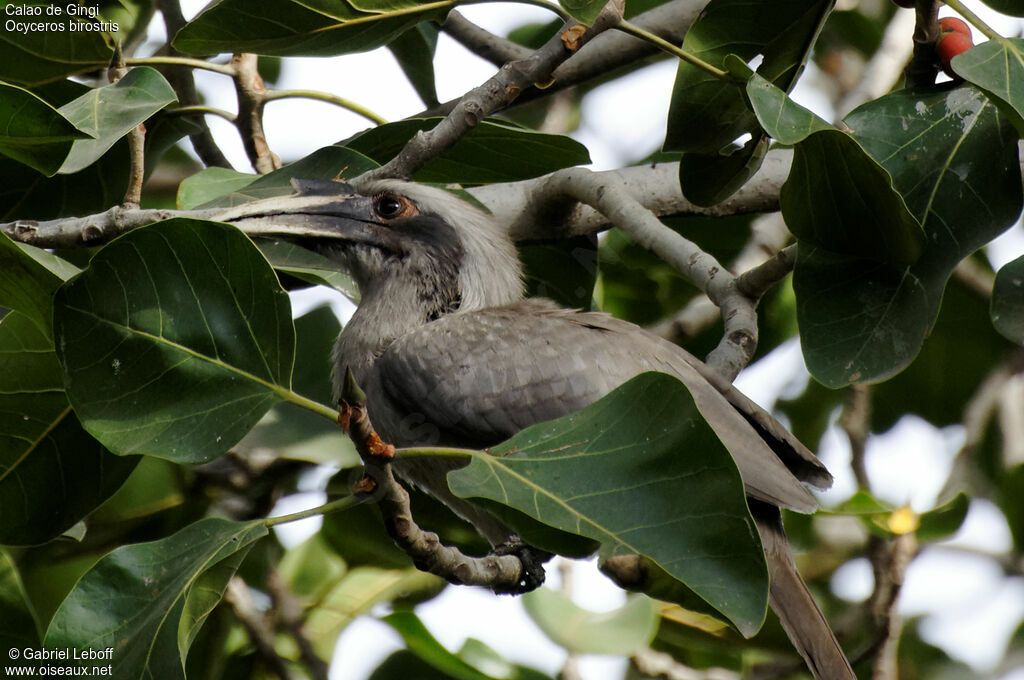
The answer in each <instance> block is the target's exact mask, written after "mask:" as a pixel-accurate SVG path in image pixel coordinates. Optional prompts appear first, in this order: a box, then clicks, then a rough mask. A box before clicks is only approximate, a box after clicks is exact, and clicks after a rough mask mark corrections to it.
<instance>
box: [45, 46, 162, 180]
mask: <svg viewBox="0 0 1024 680" xmlns="http://www.w3.org/2000/svg"><path fill="white" fill-rule="evenodd" d="M177 100H178V97H177V95H176V94H175V93H174V89H173V88H172V87H171V86H170V84H169V83H168V82H167V81H166V80H164V77H163V76H162V75H160V73H159V72H158V71H157V70H156V69H152V68H149V67H148V66H142V67H139V68H133V69H132V70H130V71H128V73H127V74H126V75H125V76H124V77H123V78H121V79H120V80H118V81H117V82H116V83H113V84H111V85H107V86H106V87H97V88H94V89H91V90H89V91H88V92H86V93H85V94H83V95H82V96H81V97H78V98H77V99H75V100H74V101H71V102H68V103H67V104H65V105H64V106H62V107H60V112H61V113H62V114H63V115H64V116H66V117H67V118H68V120H70V121H73V122H74V123H75V124H76V125H77V126H78V127H79V128H81V129H82V130H87V131H88V132H89V133H90V134H91V135H93V137H94V139H82V140H78V141H76V142H75V144H74V146H73V147H72V149H71V153H70V155H69V156H68V158H67V160H65V161H64V164H63V165H62V166H61V168H60V172H61V173H63V174H71V173H74V172H78V171H79V170H82V169H83V168H85V167H86V166H89V165H92V164H93V163H95V162H96V161H97V160H98V159H99V158H100V157H101V156H102V155H103V154H105V153H106V152H107V150H108V149H110V147H112V146H113V145H114V143H115V142H117V140H119V139H121V138H122V137H124V136H125V135H126V134H128V133H129V132H130V131H131V130H133V129H135V128H136V127H137V126H138V125H139V123H142V122H144V121H145V120H146V119H148V118H149V117H150V116H152V115H153V114H154V113H156V112H157V111H159V110H160V109H162V108H164V107H165V106H167V105H168V104H170V103H172V102H175V101H177Z"/></svg>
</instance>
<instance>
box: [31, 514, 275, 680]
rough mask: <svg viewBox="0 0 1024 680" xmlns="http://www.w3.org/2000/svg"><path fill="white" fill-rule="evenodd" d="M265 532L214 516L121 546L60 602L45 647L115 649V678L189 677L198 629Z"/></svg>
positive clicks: (256, 524) (258, 526)
mask: <svg viewBox="0 0 1024 680" xmlns="http://www.w3.org/2000/svg"><path fill="white" fill-rule="evenodd" d="M266 533H267V528H266V526H265V525H264V523H263V522H262V521H256V522H231V521H228V520H224V519H218V518H209V519H204V520H200V521H198V522H196V523H194V524H190V525H189V526H187V527H185V528H184V529H182V530H181V531H179V532H178V533H176V534H174V535H173V536H169V537H167V538H164V539H161V540H159V541H152V542H150V543H139V544H135V545H128V546H123V547H121V548H118V549H117V550H115V551H114V552H112V553H110V554H109V555H107V556H105V557H104V558H103V559H101V560H100V561H99V562H98V563H97V564H96V566H94V567H93V568H92V569H90V570H89V571H88V572H87V573H86V574H85V576H83V577H82V579H81V580H80V581H79V582H78V583H77V584H76V585H75V588H74V589H73V590H72V591H71V593H70V594H69V595H68V596H67V598H65V600H64V601H63V602H62V603H61V605H60V607H59V608H58V609H57V613H56V614H54V617H53V620H52V621H50V626H49V628H48V629H47V631H46V639H45V644H46V646H47V647H49V648H59V649H63V648H67V647H72V648H78V649H83V648H89V649H97V650H102V649H105V648H108V647H113V648H114V649H115V650H116V652H115V654H114V657H113V666H114V669H115V677H119V678H181V679H182V680H184V677H185V673H184V663H185V656H186V655H187V653H188V648H189V646H190V645H191V643H192V640H193V639H194V637H195V634H196V632H197V630H198V628H199V626H200V625H201V624H202V622H203V620H204V619H205V617H206V615H207V614H209V612H210V610H211V609H212V608H213V605H215V604H216V603H217V601H219V600H220V598H221V596H222V595H223V591H224V588H225V586H226V585H227V580H228V578H230V576H231V574H233V573H234V571H235V569H236V568H237V566H238V562H239V561H240V559H241V558H242V557H244V554H245V552H246V551H247V550H248V548H249V547H250V546H251V545H252V544H253V542H255V541H257V540H258V539H260V538H262V537H263V536H265V535H266ZM79 663H80V664H83V665H84V664H86V663H88V662H79Z"/></svg>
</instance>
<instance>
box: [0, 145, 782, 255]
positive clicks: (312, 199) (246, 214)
mask: <svg viewBox="0 0 1024 680" xmlns="http://www.w3.org/2000/svg"><path fill="white" fill-rule="evenodd" d="M791 160H792V152H791V151H789V150H786V149H780V150H773V151H770V152H769V153H768V157H767V158H766V159H765V162H764V164H763V165H762V168H761V170H760V171H759V172H758V174H757V175H755V177H754V178H753V179H752V180H751V181H750V182H748V183H747V184H746V185H745V186H744V187H743V188H742V189H740V190H739V191H738V192H736V193H735V194H734V195H733V196H731V197H730V198H729V199H727V200H726V201H724V202H722V203H720V204H718V205H716V206H714V207H712V208H702V207H700V206H696V205H694V204H692V203H690V202H689V201H687V200H686V199H685V198H683V195H682V193H681V192H680V190H679V164H678V163H660V164H657V165H645V166H634V167H628V168H622V169H620V170H609V171H605V172H597V173H593V174H594V175H595V176H596V177H597V178H598V179H599V181H601V182H603V183H606V184H611V183H614V184H616V185H618V186H620V187H621V188H622V190H623V191H624V192H626V193H627V194H628V195H629V196H631V197H632V199H633V200H635V201H636V202H638V203H639V204H640V205H642V206H643V207H644V208H645V209H646V210H649V211H650V212H652V213H653V214H654V215H657V216H660V217H666V216H675V215H704V216H712V217H715V216H724V215H736V214H746V213H757V212H771V211H776V210H778V207H779V188H780V187H781V186H782V183H783V182H784V181H785V179H786V176H787V175H788V174H789V166H790V163H791ZM547 177H548V176H545V177H538V178H535V179H530V180H525V181H521V182H505V183H501V184H490V185H487V186H481V187H474V188H472V189H469V193H470V194H472V195H473V197H474V198H476V199H477V200H479V201H480V202H481V204H483V205H484V207H486V208H487V209H488V210H490V211H491V213H492V214H493V216H494V217H495V219H496V220H498V222H499V223H500V224H501V225H502V226H503V227H504V228H505V229H506V230H508V231H509V233H510V235H511V236H512V238H513V240H515V241H518V242H529V241H541V240H550V239H558V238H568V237H570V236H579V235H584V234H594V233H597V232H600V231H603V230H605V229H608V228H609V227H610V226H611V225H610V222H609V219H608V218H607V217H605V216H604V215H602V214H601V213H600V212H598V211H597V210H595V209H594V208H592V207H590V206H584V205H580V204H578V203H576V202H574V201H570V202H566V203H563V204H562V205H561V207H560V208H559V209H557V210H549V211H546V212H542V211H539V210H538V206H537V205H533V203H532V201H533V195H534V194H535V193H536V192H537V191H539V190H540V189H541V187H542V186H543V184H544V183H545V182H546V181H547ZM334 200H336V197H324V196H295V195H293V196H279V197H275V198H267V199H262V200H258V201H252V202H249V203H243V204H241V205H238V206H235V207H233V208H212V209H202V210H152V209H146V210H129V209H125V208H123V207H121V206H115V207H113V208H110V209H108V210H106V211H104V212H102V213H97V214H95V215H86V216H84V217H62V218H58V219H54V220H41V221H37V220H16V221H14V222H7V223H0V231H3V232H4V233H5V234H7V235H8V236H10V237H11V238H12V239H14V240H15V241H19V242H21V243H27V244H29V245H33V246H37V247H39V248H81V247H92V246H98V245H102V244H104V243H106V242H107V241H109V240H111V239H113V238H115V237H117V236H119V235H121V234H123V233H125V232H126V231H130V230H131V229H135V228H137V227H141V226H145V225H147V224H152V223H153V222H160V221H162V220H169V219H172V218H175V217H188V218H193V219H200V220H215V221H220V222H231V223H233V224H235V225H236V226H237V227H238V228H239V229H241V230H242V231H244V232H245V233H247V234H249V235H250V236H259V235H261V234H267V233H268V232H270V231H273V232H274V233H276V234H280V233H281V232H282V231H284V230H286V229H294V232H295V235H296V237H300V236H301V235H302V234H303V228H302V226H301V225H297V224H295V222H294V221H290V222H289V224H291V225H294V226H291V227H285V226H283V225H281V224H279V223H278V224H275V222H280V220H279V219H277V218H278V217H279V216H280V215H299V214H302V213H303V211H304V210H306V209H309V208H312V207H316V206H320V205H323V204H325V203H329V202H332V201H334Z"/></svg>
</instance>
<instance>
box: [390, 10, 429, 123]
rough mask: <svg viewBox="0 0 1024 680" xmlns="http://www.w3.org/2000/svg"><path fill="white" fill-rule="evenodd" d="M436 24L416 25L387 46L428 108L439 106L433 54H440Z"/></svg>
mask: <svg viewBox="0 0 1024 680" xmlns="http://www.w3.org/2000/svg"><path fill="white" fill-rule="evenodd" d="M437 34H438V28H437V25H436V24H429V23H422V24H416V25H415V26H413V27H412V28H410V29H409V30H408V31H406V32H405V33H403V34H402V35H400V36H398V38H396V39H395V40H393V41H391V43H389V44H388V49H389V50H391V54H393V55H395V60H396V61H397V62H398V65H399V66H401V67H402V71H404V72H405V77H406V78H408V79H409V83H410V84H411V85H412V86H413V89H415V90H416V94H418V95H419V97H420V100H421V101H422V102H423V105H424V106H426V107H428V108H429V107H432V106H436V105H437V103H438V101H437V84H436V82H435V78H434V53H435V52H436V51H437Z"/></svg>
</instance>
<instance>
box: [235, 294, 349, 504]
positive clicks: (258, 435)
mask: <svg viewBox="0 0 1024 680" xmlns="http://www.w3.org/2000/svg"><path fill="white" fill-rule="evenodd" d="M340 332H341V324H340V323H339V322H338V318H337V317H336V316H335V315H334V312H332V311H331V308H330V307H326V306H325V307H318V308H316V309H314V310H312V311H311V312H308V313H307V314H304V315H303V316H301V317H299V318H298V319H296V320H295V356H296V357H301V358H302V359H301V360H300V361H297V362H296V364H295V369H294V373H293V374H292V386H293V387H292V389H293V391H294V392H297V393H298V394H301V395H302V396H304V397H308V398H310V399H312V400H313V401H316V402H318V403H320V404H331V403H334V396H333V387H332V386H331V359H330V357H331V350H332V348H333V347H334V341H335V340H336V339H337V337H338V333H340ZM234 448H235V450H236V451H245V450H252V449H270V450H273V451H274V452H275V454H276V455H277V456H278V457H279V458H292V459H296V460H308V461H312V462H316V463H325V464H331V465H335V466H338V465H340V466H345V465H356V464H358V463H359V457H358V455H357V454H356V451H355V447H354V446H353V445H352V440H351V439H349V438H348V437H347V436H345V434H344V433H343V432H342V431H341V428H340V427H338V424H337V423H335V422H332V421H330V420H328V419H326V418H324V417H322V416H319V415H316V414H315V413H313V412H311V411H308V410H306V409H303V408H299V407H298V406H295V405H294V404H289V403H282V404H277V405H276V406H274V407H273V408H272V409H270V411H269V412H268V413H267V414H266V415H265V416H264V417H263V418H262V419H261V420H260V422H259V423H257V424H256V426H255V427H253V428H252V430H250V431H249V433H248V434H246V435H245V437H243V438H242V440H241V441H240V442H238V444H237V445H235V447H234ZM346 516H347V513H346Z"/></svg>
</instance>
